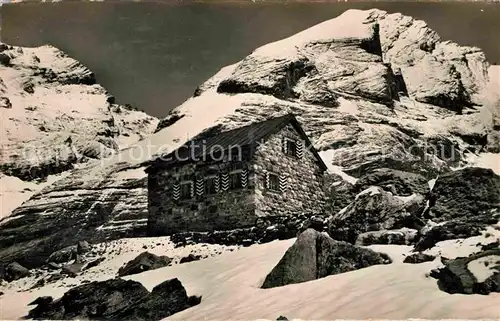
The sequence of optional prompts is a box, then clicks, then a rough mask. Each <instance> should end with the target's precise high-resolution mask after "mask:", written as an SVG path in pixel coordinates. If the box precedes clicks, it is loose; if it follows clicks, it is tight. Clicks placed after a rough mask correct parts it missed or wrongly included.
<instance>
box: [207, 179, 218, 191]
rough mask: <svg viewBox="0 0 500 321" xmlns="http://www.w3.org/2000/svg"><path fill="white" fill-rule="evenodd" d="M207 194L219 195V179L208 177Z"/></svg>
mask: <svg viewBox="0 0 500 321" xmlns="http://www.w3.org/2000/svg"><path fill="white" fill-rule="evenodd" d="M205 194H208V195H210V194H217V177H215V176H214V177H208V178H207V179H206V181H205Z"/></svg>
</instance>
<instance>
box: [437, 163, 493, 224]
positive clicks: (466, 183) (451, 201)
mask: <svg viewBox="0 0 500 321" xmlns="http://www.w3.org/2000/svg"><path fill="white" fill-rule="evenodd" d="M499 191H500V176H499V175H497V174H495V173H494V172H493V171H492V170H491V169H484V168H477V167H471V168H464V169H461V170H457V171H454V172H451V173H447V174H444V175H441V176H440V177H438V179H437V180H436V183H435V184H434V187H433V189H432V193H431V195H430V202H431V204H430V214H429V216H431V217H432V219H433V221H435V222H444V221H447V220H450V219H457V218H459V219H468V218H471V217H474V216H478V215H480V214H487V215H489V216H490V217H493V215H494V214H495V213H499V212H500V193H499Z"/></svg>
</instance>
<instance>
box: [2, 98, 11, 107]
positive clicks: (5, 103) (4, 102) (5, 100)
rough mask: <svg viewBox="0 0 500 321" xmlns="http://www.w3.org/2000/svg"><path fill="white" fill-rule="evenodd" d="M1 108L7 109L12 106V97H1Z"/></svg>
mask: <svg viewBox="0 0 500 321" xmlns="http://www.w3.org/2000/svg"><path fill="white" fill-rule="evenodd" d="M0 108H7V109H10V108H12V103H11V102H10V99H9V98H7V97H0Z"/></svg>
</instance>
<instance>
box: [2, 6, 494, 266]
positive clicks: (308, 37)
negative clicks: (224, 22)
mask: <svg viewBox="0 0 500 321" xmlns="http://www.w3.org/2000/svg"><path fill="white" fill-rule="evenodd" d="M423 74H425V76H422V75H423ZM488 78H489V75H488V64H487V62H486V59H485V57H484V54H483V53H482V52H481V51H480V50H479V49H477V48H469V47H461V46H458V45H456V44H453V43H450V42H442V41H441V40H440V39H439V36H438V35H437V34H436V33H435V32H434V31H432V30H431V29H429V28H428V27H427V26H426V24H425V23H424V22H422V21H418V20H414V19H413V18H411V17H405V16H402V15H400V14H387V13H385V12H383V11H379V10H368V11H359V10H349V11H347V12H345V13H344V14H342V15H341V16H339V17H337V18H335V19H332V20H329V21H326V22H324V23H321V24H319V25H317V26H314V27H312V28H309V29H307V30H305V31H303V32H300V33H298V34H296V35H294V36H292V37H289V38H286V39H283V40H281V41H278V42H275V43H271V44H268V45H266V46H263V47H261V48H258V49H257V50H255V51H254V52H253V53H252V54H250V55H249V56H248V57H246V58H244V59H243V60H242V61H240V62H238V63H236V64H234V65H231V66H227V67H225V68H222V69H221V70H220V72H219V73H217V74H216V75H215V76H214V77H212V78H211V79H209V80H208V81H207V82H205V83H204V84H202V85H200V86H199V88H197V89H196V91H195V94H194V97H193V98H191V99H189V100H187V101H186V102H185V103H184V104H182V105H181V106H179V107H177V108H176V109H174V110H173V111H172V113H171V114H170V115H169V116H168V117H167V118H166V119H165V120H163V121H162V122H161V123H160V126H159V128H158V129H157V132H156V133H155V134H154V135H151V136H150V137H148V138H147V139H145V140H143V141H140V142H139V143H138V144H135V145H134V146H131V147H130V148H128V149H126V150H124V151H122V152H121V153H119V154H117V155H115V156H113V157H110V158H108V159H106V160H104V162H103V164H101V166H95V167H90V166H89V167H86V168H83V169H80V170H77V171H75V172H73V173H72V175H70V176H68V177H65V178H62V179H60V180H58V181H57V182H55V183H54V184H53V185H51V186H50V187H48V188H46V189H44V190H43V191H42V192H41V193H39V194H37V195H35V196H34V197H33V198H32V199H31V200H30V201H29V202H27V203H26V204H24V205H23V206H22V207H20V208H18V209H16V210H15V211H14V213H13V215H12V217H11V218H10V220H9V221H7V222H3V223H1V224H0V244H1V248H2V250H0V257H1V258H2V259H3V260H6V261H9V260H14V259H21V258H23V257H29V256H30V253H32V254H36V258H31V259H30V260H29V262H25V263H30V264H31V265H36V264H39V263H40V262H42V261H43V258H44V257H46V256H47V255H49V254H50V252H51V251H52V250H54V248H55V247H56V246H55V244H57V247H62V246H64V245H71V244H74V242H75V241H76V240H78V239H80V238H87V239H90V240H95V239H99V238H115V237H119V235H120V234H117V233H116V231H117V229H115V228H109V222H112V221H113V220H114V218H115V217H119V216H130V217H135V218H137V217H140V214H138V213H145V211H147V209H146V207H147V198H146V190H145V187H144V182H145V178H146V176H145V174H144V172H143V168H144V162H146V161H148V160H149V159H151V158H152V157H153V156H154V155H155V154H157V153H158V152H160V151H171V150H173V149H175V148H176V147H178V146H180V145H182V144H183V143H184V142H185V141H187V140H188V139H189V138H190V137H192V136H194V135H196V134H199V133H200V132H201V131H203V130H205V129H207V128H209V127H211V126H214V125H217V126H219V128H220V129H230V128H234V127H236V126H240V125H244V124H248V123H251V122H254V121H260V120H263V119H265V118H267V117H269V116H278V115H282V114H284V113H289V112H293V113H295V114H296V115H297V118H298V119H299V121H300V122H301V123H302V125H303V127H304V128H305V130H306V132H307V134H308V135H309V136H310V138H311V140H312V141H313V143H314V145H315V146H316V148H318V149H319V150H320V151H321V154H322V156H323V157H324V159H325V161H326V162H327V163H328V165H330V166H331V170H332V171H335V172H337V173H340V174H341V175H342V176H343V177H344V178H349V179H352V180H355V178H356V177H361V176H363V175H364V174H365V173H368V172H370V171H371V170H373V169H375V168H380V167H384V168H393V169H397V170H403V171H407V172H417V173H419V174H421V175H423V176H424V177H426V178H428V179H430V178H434V177H435V176H436V175H437V173H440V172H443V171H448V170H450V169H451V168H452V167H454V166H463V165H467V164H468V161H469V159H471V156H474V155H476V154H477V153H479V152H483V151H492V152H495V151H493V150H491V147H489V146H491V145H489V142H490V141H491V139H490V137H495V135H498V129H499V128H498V126H495V125H494V122H495V117H494V112H495V108H497V107H495V106H494V105H493V104H492V102H495V98H492V94H496V93H498V89H496V90H495V91H493V92H492V91H487V90H486V88H487V85H486V84H487V83H489V79H488ZM62 199H65V201H64V202H63V201H61V200H62ZM42 214H43V215H42ZM28 221H29V226H27V224H26V222H28ZM129 222H130V224H131V225H133V224H134V223H135V222H136V221H135V220H134V219H131V220H130V221H129ZM54 226H57V228H54ZM75 226H76V228H75ZM125 228H126V227H124V229H125ZM96 231H97V232H98V233H97V232H96ZM33 256H34V257H35V255H33Z"/></svg>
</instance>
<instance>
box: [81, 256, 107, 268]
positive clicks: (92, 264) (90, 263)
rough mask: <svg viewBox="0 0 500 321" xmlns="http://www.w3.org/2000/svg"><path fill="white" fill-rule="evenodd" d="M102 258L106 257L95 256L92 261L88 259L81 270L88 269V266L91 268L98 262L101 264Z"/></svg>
mask: <svg viewBox="0 0 500 321" xmlns="http://www.w3.org/2000/svg"><path fill="white" fill-rule="evenodd" d="M104 260H106V258H104V257H100V258H97V259H95V260H93V261H90V262H89V263H87V265H86V266H85V267H84V268H83V270H84V271H85V270H88V269H90V268H93V267H95V266H98V265H99V264H101V262H103V261H104Z"/></svg>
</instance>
